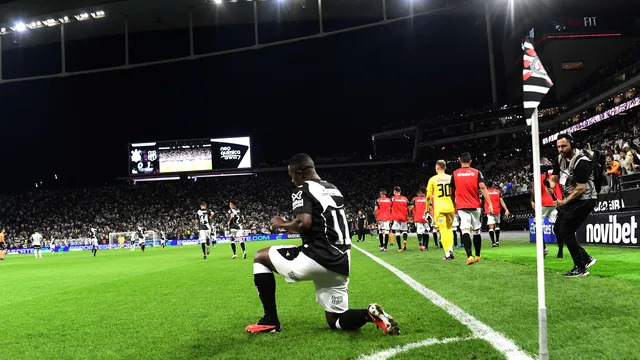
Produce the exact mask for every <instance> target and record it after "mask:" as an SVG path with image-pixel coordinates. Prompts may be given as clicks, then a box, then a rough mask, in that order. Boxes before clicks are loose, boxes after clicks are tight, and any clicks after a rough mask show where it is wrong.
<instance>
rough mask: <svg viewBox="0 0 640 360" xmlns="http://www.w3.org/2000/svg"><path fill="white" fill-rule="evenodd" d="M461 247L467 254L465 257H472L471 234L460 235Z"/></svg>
mask: <svg viewBox="0 0 640 360" xmlns="http://www.w3.org/2000/svg"><path fill="white" fill-rule="evenodd" d="M461 239H462V245H464V251H465V252H466V253H467V257H469V256H473V255H472V254H471V234H467V233H462V238H461Z"/></svg>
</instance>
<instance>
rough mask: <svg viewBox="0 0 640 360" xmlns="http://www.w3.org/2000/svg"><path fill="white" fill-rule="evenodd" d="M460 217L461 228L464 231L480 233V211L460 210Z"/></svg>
mask: <svg viewBox="0 0 640 360" xmlns="http://www.w3.org/2000/svg"><path fill="white" fill-rule="evenodd" d="M458 216H460V228H461V229H462V230H465V229H471V230H473V231H480V228H481V227H482V223H481V222H480V209H460V210H458Z"/></svg>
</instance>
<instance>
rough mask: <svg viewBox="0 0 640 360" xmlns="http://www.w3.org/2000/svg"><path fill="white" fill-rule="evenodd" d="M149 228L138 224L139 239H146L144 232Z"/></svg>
mask: <svg viewBox="0 0 640 360" xmlns="http://www.w3.org/2000/svg"><path fill="white" fill-rule="evenodd" d="M146 231H147V229H146V228H145V227H144V226H138V239H140V240H144V233H145V232H146Z"/></svg>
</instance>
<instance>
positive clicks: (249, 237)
mask: <svg viewBox="0 0 640 360" xmlns="http://www.w3.org/2000/svg"><path fill="white" fill-rule="evenodd" d="M299 238H300V235H299V234H287V233H280V234H264V235H246V236H243V237H242V241H266V240H287V239H299ZM216 239H217V241H218V243H225V242H229V237H228V236H220V237H217V238H216ZM123 244H124V247H125V248H126V247H129V246H130V242H128V241H127V242H125V243H123ZM156 244H158V241H157V240H156ZM166 244H167V246H183V245H184V246H186V245H198V244H200V240H198V239H188V240H167V242H166ZM146 245H147V246H153V241H147V242H146ZM156 246H157V245H156ZM119 247H120V245H119V244H113V245H108V244H100V245H98V249H99V250H110V249H118V248H119ZM92 248H93V247H92V246H91V245H69V246H56V247H54V248H53V249H51V248H50V247H49V246H45V247H43V248H42V252H49V253H50V252H56V253H65V252H73V251H91V250H92ZM7 254H33V248H20V249H9V250H7Z"/></svg>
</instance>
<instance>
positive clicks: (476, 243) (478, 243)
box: [473, 234, 482, 256]
mask: <svg viewBox="0 0 640 360" xmlns="http://www.w3.org/2000/svg"><path fill="white" fill-rule="evenodd" d="M473 247H474V248H475V250H476V256H480V250H481V249H482V238H481V237H480V234H474V235H473Z"/></svg>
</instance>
